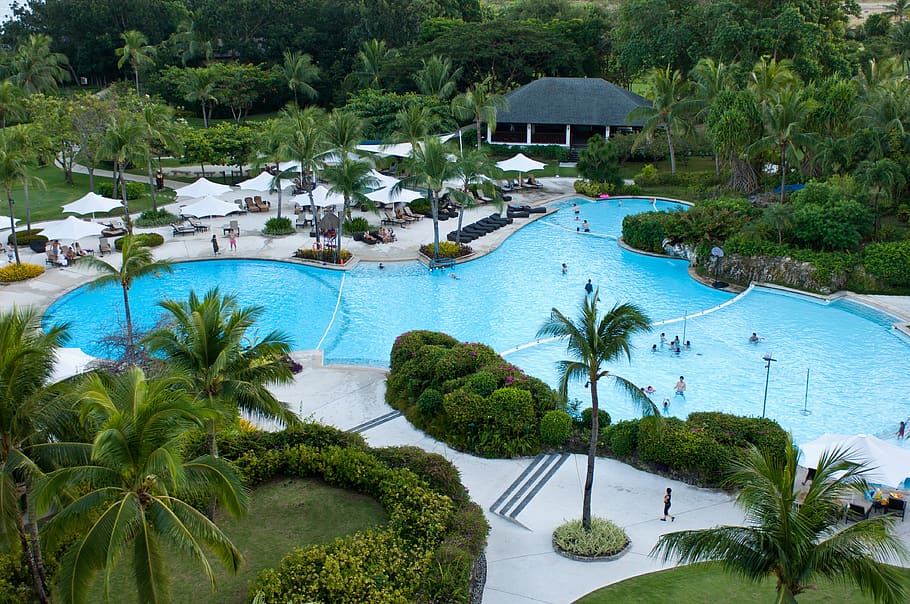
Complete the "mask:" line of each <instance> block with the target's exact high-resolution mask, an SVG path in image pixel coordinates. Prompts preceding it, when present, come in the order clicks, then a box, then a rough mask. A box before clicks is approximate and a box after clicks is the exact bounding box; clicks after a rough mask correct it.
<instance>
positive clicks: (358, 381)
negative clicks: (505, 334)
mask: <svg viewBox="0 0 910 604" xmlns="http://www.w3.org/2000/svg"><path fill="white" fill-rule="evenodd" d="M540 180H541V182H542V183H543V184H544V185H545V188H544V189H543V190H541V191H528V192H522V193H516V194H514V195H513V199H512V203H516V204H530V205H539V204H542V203H545V202H547V201H552V200H553V199H556V198H559V197H563V196H566V195H572V194H573V193H574V192H573V190H572V182H573V179H568V178H566V179H556V178H552V179H540ZM273 207H274V203H273ZM285 208H286V209H287V210H288V212H287V213H288V214H289V215H290V216H291V217H292V218H293V213H291V212H290V207H289V206H288V205H285ZM495 211H496V210H495V209H492V208H490V207H488V206H483V207H480V208H473V209H468V210H466V211H465V222H464V224H469V223H470V222H473V221H475V220H478V219H480V218H482V217H484V216H488V215H490V214H492V213H493V212H495ZM275 213H276V212H275V210H274V209H273V210H272V212H271V213H270V214H269V215H268V216H266V215H263V214H248V215H244V216H241V217H239V219H238V220H239V223H240V224H239V226H240V230H241V236H240V237H239V238H238V239H237V245H238V250H237V251H236V252H231V251H230V250H228V249H227V247H228V241H227V238H225V237H223V236H222V225H224V224H225V223H227V222H228V219H226V218H216V219H210V220H205V221H203V222H205V223H206V224H209V225H210V226H211V230H210V231H209V232H207V233H206V232H201V233H197V234H195V235H188V236H184V237H180V236H173V235H172V234H171V230H170V228H169V227H165V228H158V229H137V232H149V231H154V232H159V233H161V234H162V235H164V238H165V244H164V245H162V246H161V247H158V248H156V249H155V255H156V257H157V258H166V259H169V260H174V261H180V260H198V259H208V258H213V254H212V248H211V243H210V239H211V235H212V233H215V234H217V235H218V239H219V243H220V245H221V249H222V254H221V255H220V256H219V257H221V258H253V259H274V260H288V259H290V257H291V254H292V253H293V252H294V250H296V249H298V248H301V247H309V246H310V244H311V242H312V240H311V239H310V238H309V236H308V233H303V232H298V233H297V234H295V235H292V236H287V237H266V236H263V235H261V234H258V233H259V230H260V229H261V228H262V224H263V223H264V222H265V219H266V218H267V217H269V216H274V215H275ZM367 218H368V219H370V220H371V222H373V223H375V222H377V221H378V217H377V216H375V215H367ZM527 223H528V221H527V220H523V219H517V220H516V221H515V223H513V224H512V225H509V226H507V227H505V228H503V229H500V230H498V231H496V232H494V233H492V234H490V235H487V236H485V237H483V238H481V239H480V240H478V241H476V242H474V243H472V247H473V248H474V249H475V251H476V253H477V254H484V253H489V252H490V251H492V250H494V249H496V247H497V246H498V245H499V244H500V243H501V242H502V241H504V240H505V239H506V238H507V237H508V236H509V235H510V234H511V233H513V232H515V231H516V230H517V229H518V228H520V227H521V226H522V225H524V224H527ZM456 225H457V223H456V222H455V221H453V220H449V221H446V222H443V223H441V224H440V237H441V238H442V239H445V235H446V233H448V232H449V231H450V230H453V229H454V228H455V227H456ZM395 232H396V234H397V235H398V240H397V241H396V242H394V243H392V244H377V245H374V246H369V245H366V244H363V243H357V242H353V241H351V240H350V239H345V240H344V245H345V246H346V248H347V249H350V250H351V251H352V252H353V253H354V255H355V256H357V257H359V258H360V260H361V261H372V262H380V261H381V262H394V261H405V260H414V259H416V257H417V248H418V247H419V245H421V244H423V243H428V242H430V241H432V221H431V220H429V219H424V220H422V221H420V222H418V223H415V224H412V225H411V226H409V227H407V228H403V229H402V228H396V229H395ZM106 259H110V260H111V261H112V262H117V261H118V260H119V259H120V255H119V254H117V253H114V254H112V255H110V256H108V257H106ZM22 260H23V261H24V262H34V263H37V264H42V265H43V264H44V254H34V253H32V252H31V251H30V250H28V249H27V248H26V249H25V250H24V252H23V253H22ZM93 276H94V273H93V272H92V271H90V270H88V269H86V268H83V267H80V266H79V265H78V263H77V264H76V265H75V266H73V267H68V268H50V269H48V271H47V272H46V273H45V274H44V275H42V276H41V277H38V278H36V279H32V280H29V281H26V282H21V283H14V284H9V285H5V286H2V287H0V309H3V310H8V309H9V308H11V307H13V306H14V305H15V306H34V307H36V308H38V309H44V308H46V307H47V306H48V305H49V304H50V303H51V302H52V301H53V300H54V299H56V298H57V297H59V296H60V295H62V294H63V293H65V292H67V291H69V290H71V289H73V288H76V287H78V286H80V285H83V284H85V283H86V282H88V281H90V280H91V279H92V278H93ZM851 296H853V297H855V298H856V299H858V300H859V301H861V302H864V303H867V304H871V305H874V306H877V307H879V308H882V309H883V310H886V311H887V312H889V313H891V314H894V315H896V316H898V317H900V318H901V319H902V320H904V321H910V297H897V296H856V295H855V294H851ZM294 356H295V358H297V359H298V360H299V361H300V362H301V364H302V365H303V366H304V369H303V371H302V372H301V373H300V374H299V375H298V376H297V377H296V379H295V381H294V383H293V384H289V385H287V386H283V387H280V388H276V389H275V392H276V394H277V395H278V396H279V397H280V398H281V399H282V400H284V401H287V402H288V403H289V404H290V405H291V408H292V409H294V410H295V411H297V412H298V414H299V415H300V416H301V417H304V418H312V419H315V420H318V421H321V422H324V423H327V424H330V425H333V426H336V427H338V428H341V429H344V430H350V429H352V428H355V427H357V426H363V425H364V424H365V423H367V425H366V426H365V427H364V428H363V429H362V434H363V436H364V437H365V438H366V439H367V441H368V442H369V443H370V444H371V445H374V446H386V445H416V446H419V447H421V448H423V449H426V450H428V451H433V452H436V453H439V454H441V455H443V456H445V457H446V458H448V459H449V460H451V461H452V462H453V463H454V464H455V465H456V466H457V467H458V468H459V471H460V472H461V476H462V480H463V481H464V483H465V484H466V485H467V487H468V488H469V490H470V492H471V497H472V498H473V499H474V500H475V501H476V502H478V503H479V504H480V505H481V506H482V507H483V509H484V510H485V511H486V514H487V518H488V520H489V522H490V525H491V527H492V531H491V534H490V539H489V544H488V547H487V563H488V574H487V583H486V590H485V595H484V599H483V601H484V602H485V603H486V604H532V603H540V602H549V603H565V602H571V601H573V600H575V599H576V598H578V597H580V596H582V595H584V594H585V593H588V592H590V591H592V590H594V589H597V588H598V587H601V586H603V585H608V584H610V583H614V582H616V581H621V580H623V579H626V578H629V577H633V576H636V575H640V574H643V573H647V572H651V571H655V570H659V569H660V568H662V565H661V564H660V563H659V562H657V561H656V560H654V559H652V558H650V557H649V556H648V552H649V551H650V550H651V548H652V546H653V545H654V544H655V542H656V540H657V538H658V537H659V536H660V535H661V534H662V533H664V532H668V531H670V530H684V529H695V528H705V527H710V526H714V525H717V524H720V523H723V524H728V523H729V524H738V523H742V522H743V515H742V513H741V512H740V511H739V510H738V509H737V508H736V507H735V505H734V503H733V499H732V497H731V496H730V494H728V493H725V492H722V491H718V490H712V489H700V488H696V487H692V486H689V485H686V484H683V483H680V482H677V481H673V480H669V479H666V478H663V477H660V476H657V475H653V474H648V473H646V472H642V471H640V470H637V469H634V468H632V467H630V466H627V465H625V464H622V463H620V462H618V461H615V460H612V459H598V460H597V470H596V476H595V483H594V503H593V509H594V513H595V514H596V515H599V516H604V517H607V518H609V519H611V520H613V521H614V522H616V523H618V524H619V525H621V526H623V527H624V528H625V529H626V531H627V532H628V534H629V536H630V538H631V540H632V547H631V550H630V551H629V552H628V553H627V554H626V555H625V556H623V557H622V558H620V559H619V560H616V561H613V562H597V563H585V562H573V561H570V560H567V559H565V558H563V557H561V556H559V555H557V554H556V553H554V552H553V549H552V547H551V543H550V538H551V533H552V530H553V528H555V527H556V526H557V525H559V524H560V523H562V522H563V520H565V519H569V518H577V517H578V516H580V512H581V496H582V487H583V483H584V470H585V457H584V456H582V455H570V456H567V457H566V458H565V459H564V460H561V459H560V460H557V459H554V460H553V461H554V463H553V465H552V466H550V467H551V468H552V475H551V477H550V478H549V480H547V481H546V482H545V483H543V484H541V485H540V488H539V490H538V491H537V492H536V494H533V493H532V492H533V490H534V489H533V488H528V489H527V490H525V491H524V492H522V493H521V494H520V496H519V497H518V498H516V501H518V499H521V501H524V500H525V499H523V498H527V497H529V495H530V498H529V499H527V505H526V506H525V507H524V508H523V509H522V510H521V511H520V514H518V515H517V517H516V520H515V521H511V520H507V519H505V518H504V517H503V516H501V515H498V514H496V513H493V512H491V511H490V508H491V506H493V505H494V504H496V503H497V502H498V501H499V500H500V499H501V498H502V496H503V495H504V494H505V493H506V491H507V486H508V485H511V484H512V483H513V482H514V481H516V479H518V478H519V477H520V476H521V475H522V473H523V472H524V471H525V470H526V469H527V468H528V467H529V466H530V465H531V464H532V463H534V460H531V459H515V460H490V459H481V458H477V457H473V456H471V455H467V454H464V453H460V452H458V451H455V450H453V449H451V448H449V447H448V446H446V445H445V444H443V443H440V442H438V441H436V440H434V439H432V438H430V437H428V436H426V435H425V434H423V433H422V432H420V431H418V430H416V429H415V428H414V427H413V426H411V425H410V423H408V422H407V420H406V419H405V418H403V417H401V416H400V415H397V414H396V412H394V410H393V409H391V408H390V407H388V405H386V403H385V402H384V401H385V378H386V372H385V371H383V370H380V369H375V368H368V367H358V366H339V365H332V366H323V363H322V353H321V352H319V351H315V352H312V351H311V352H297V353H295V354H294ZM524 486H525V487H528V486H530V485H524ZM668 486H670V487H672V488H673V495H674V497H673V510H672V511H673V513H674V514H675V515H676V521H675V522H673V523H665V522H661V521H660V520H659V518H660V515H661V511H662V496H663V493H664V491H665V489H666V487H668ZM511 497H512V495H510V498H511ZM512 511H513V512H514V508H513V510H512ZM898 532H899V534H900V535H901V537H902V539H903V540H904V542H905V543H907V545H908V546H910V522H904V523H900V524H899V528H898Z"/></svg>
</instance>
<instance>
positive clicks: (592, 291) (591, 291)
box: [585, 279, 594, 296]
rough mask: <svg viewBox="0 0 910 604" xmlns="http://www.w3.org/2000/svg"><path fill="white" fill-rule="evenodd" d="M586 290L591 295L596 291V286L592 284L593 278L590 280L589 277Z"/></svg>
mask: <svg viewBox="0 0 910 604" xmlns="http://www.w3.org/2000/svg"><path fill="white" fill-rule="evenodd" d="M585 292H587V294H588V295H589V296H590V295H591V294H593V293H594V286H593V285H591V280H590V279H588V282H587V283H585Z"/></svg>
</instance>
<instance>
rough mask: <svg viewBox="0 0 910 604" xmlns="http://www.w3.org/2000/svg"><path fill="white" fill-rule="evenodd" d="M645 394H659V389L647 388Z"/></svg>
mask: <svg viewBox="0 0 910 604" xmlns="http://www.w3.org/2000/svg"><path fill="white" fill-rule="evenodd" d="M645 392H647V393H648V394H654V393H655V392H657V388H655V387H654V386H648V387H647V388H645Z"/></svg>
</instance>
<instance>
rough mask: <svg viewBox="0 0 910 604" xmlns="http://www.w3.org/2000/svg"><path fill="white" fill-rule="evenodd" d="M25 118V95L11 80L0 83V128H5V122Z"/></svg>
mask: <svg viewBox="0 0 910 604" xmlns="http://www.w3.org/2000/svg"><path fill="white" fill-rule="evenodd" d="M24 117H25V94H24V93H23V92H22V88H20V87H19V85H18V84H16V82H14V81H13V80H12V79H11V78H7V79H5V80H3V81H2V82H0V128H6V120H7V119H10V120H15V121H18V120H21V119H23V118H24Z"/></svg>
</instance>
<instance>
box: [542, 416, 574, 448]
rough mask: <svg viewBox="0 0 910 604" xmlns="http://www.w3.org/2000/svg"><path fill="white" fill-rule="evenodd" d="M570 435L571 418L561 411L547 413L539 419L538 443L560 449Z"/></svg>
mask: <svg viewBox="0 0 910 604" xmlns="http://www.w3.org/2000/svg"><path fill="white" fill-rule="evenodd" d="M570 434H572V418H571V416H569V414H568V413H566V412H565V411H563V410H562V409H552V410H550V411H547V412H546V413H545V414H544V416H543V417H542V418H541V419H540V441H541V442H542V443H543V444H545V445H550V446H551V447H560V446H562V445H563V444H565V442H566V441H567V440H569V435H570Z"/></svg>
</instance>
